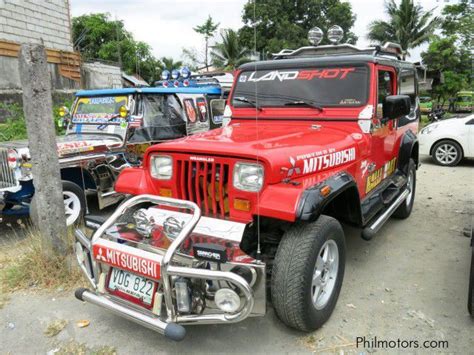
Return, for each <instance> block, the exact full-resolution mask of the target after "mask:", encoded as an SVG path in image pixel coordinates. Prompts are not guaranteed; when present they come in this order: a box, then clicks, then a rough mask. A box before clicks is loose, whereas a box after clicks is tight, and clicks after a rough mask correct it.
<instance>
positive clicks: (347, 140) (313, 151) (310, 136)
mask: <svg viewBox="0 0 474 355" xmlns="http://www.w3.org/2000/svg"><path fill="white" fill-rule="evenodd" d="M353 132H360V128H359V127H358V125H357V122H321V121H320V122H316V121H305V122H301V121H298V122H288V121H285V122H277V121H270V120H268V121H260V122H258V123H257V122H255V121H249V122H247V121H239V122H237V123H232V124H231V125H229V126H227V127H223V128H219V129H215V130H213V131H209V132H205V133H202V134H196V135H194V136H189V137H185V138H183V139H180V140H176V141H173V142H167V143H162V144H160V145H159V146H154V147H152V148H150V149H149V151H148V154H149V153H151V152H179V153H185V154H191V155H193V154H196V155H205V156H224V157H227V156H229V157H236V158H241V159H248V160H257V158H258V159H259V160H261V161H263V162H264V163H265V165H266V166H267V169H268V168H270V169H272V170H273V172H274V174H271V175H272V176H275V173H276V174H280V173H281V174H283V175H285V176H286V175H288V174H287V173H286V172H287V171H288V170H289V169H291V168H293V167H299V168H300V171H301V173H302V174H303V167H304V165H303V164H304V160H305V159H307V158H312V157H316V156H321V155H325V154H330V153H336V152H340V151H345V150H347V149H351V148H352V150H351V152H352V151H353V152H354V155H355V154H358V152H357V151H358V144H357V143H358V141H362V140H364V135H363V134H362V133H353ZM354 159H355V156H354ZM351 160H352V159H351ZM338 165H339V164H338ZM331 167H334V165H332V166H331ZM328 168H329V167H328ZM320 170H327V169H318V171H320ZM312 172H314V171H312ZM280 180H281V179H280Z"/></svg>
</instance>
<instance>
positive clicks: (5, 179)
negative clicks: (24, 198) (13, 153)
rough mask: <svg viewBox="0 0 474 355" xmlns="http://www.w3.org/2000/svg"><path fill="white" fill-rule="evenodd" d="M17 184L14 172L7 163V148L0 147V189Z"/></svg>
mask: <svg viewBox="0 0 474 355" xmlns="http://www.w3.org/2000/svg"><path fill="white" fill-rule="evenodd" d="M17 185H18V182H17V181H16V178H15V174H14V172H13V171H12V170H11V169H10V166H9V165H8V150H7V149H4V148H0V189H5V188H9V187H15V186H17Z"/></svg>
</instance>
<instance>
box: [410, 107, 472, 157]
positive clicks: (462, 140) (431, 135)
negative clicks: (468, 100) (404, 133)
mask: <svg viewBox="0 0 474 355" xmlns="http://www.w3.org/2000/svg"><path fill="white" fill-rule="evenodd" d="M419 139H420V154H422V155H429V156H431V157H432V158H433V160H434V161H435V162H436V164H439V165H443V166H455V165H458V164H459V162H460V161H461V160H462V159H463V158H474V115H469V116H466V117H455V118H450V119H446V120H443V121H438V122H435V123H432V124H429V125H428V126H426V127H425V128H423V129H422V130H421V131H420V134H419Z"/></svg>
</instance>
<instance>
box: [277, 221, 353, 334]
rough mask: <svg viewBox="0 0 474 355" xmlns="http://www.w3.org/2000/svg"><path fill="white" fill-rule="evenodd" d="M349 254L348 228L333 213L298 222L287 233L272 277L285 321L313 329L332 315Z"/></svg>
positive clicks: (281, 243) (301, 328)
mask: <svg viewBox="0 0 474 355" xmlns="http://www.w3.org/2000/svg"><path fill="white" fill-rule="evenodd" d="M345 255H346V254H345V240H344V232H343V230H342V227H341V225H340V224H339V222H338V221H336V220H335V219H334V218H332V217H328V216H320V217H319V218H318V220H317V221H316V222H314V223H297V224H295V225H294V226H293V227H292V228H291V229H290V230H288V231H287V232H286V233H285V235H284V236H283V239H282V241H281V242H280V245H279V247H278V250H277V253H276V256H275V262H274V265H273V270H272V280H271V295H272V302H273V306H274V308H275V311H276V314H277V316H278V318H280V319H281V320H282V321H283V323H285V324H286V325H287V326H289V327H292V328H295V329H298V330H302V331H312V330H315V329H318V328H320V327H321V326H322V325H323V324H324V323H325V322H326V321H327V320H328V319H329V317H330V316H331V314H332V312H333V310H334V307H335V305H336V302H337V298H338V297H339V292H340V290H341V285H342V280H343V277H344V267H345Z"/></svg>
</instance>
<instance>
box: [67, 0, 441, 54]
mask: <svg viewBox="0 0 474 355" xmlns="http://www.w3.org/2000/svg"><path fill="white" fill-rule="evenodd" d="M257 1H258V0H257ZM349 2H350V3H351V4H352V9H353V11H354V12H355V14H356V15H357V20H356V23H355V26H354V29H353V31H354V32H355V33H356V35H357V36H358V37H359V41H358V45H360V46H366V45H368V44H369V41H368V40H367V38H366V33H367V27H368V25H369V23H370V22H371V21H373V20H374V19H381V18H385V13H384V1H383V0H350V1H349ZM245 3H247V0H102V1H100V2H98V1H96V0H72V1H71V12H72V15H73V16H79V15H82V14H87V13H96V12H109V13H110V14H111V15H112V17H113V18H115V17H116V18H118V19H121V20H123V21H124V23H125V27H126V28H127V30H129V31H130V32H132V33H133V35H134V37H135V38H136V39H137V40H140V41H144V42H146V43H148V44H149V45H151V46H152V48H153V53H154V54H155V56H157V57H163V56H167V57H174V58H175V59H178V58H180V57H181V52H182V48H184V47H195V48H197V49H199V50H200V49H203V48H204V41H203V38H202V36H200V35H199V34H197V33H196V32H195V31H194V30H193V27H195V26H197V25H200V24H202V23H203V22H204V21H205V20H206V18H207V16H208V15H211V16H212V18H213V19H214V21H216V22H220V27H221V28H233V29H238V28H240V27H241V26H242V25H243V24H242V10H243V6H244V4H245ZM417 3H420V4H421V5H422V6H423V8H424V9H425V10H430V9H433V8H435V7H438V8H437V9H436V10H435V11H434V14H439V13H440V10H441V8H442V7H443V6H444V5H445V3H446V1H445V0H419V1H417ZM425 48H426V46H422V47H419V48H417V49H415V50H413V51H412V60H414V61H417V60H419V53H420V52H421V51H422V50H424V49H425Z"/></svg>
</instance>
